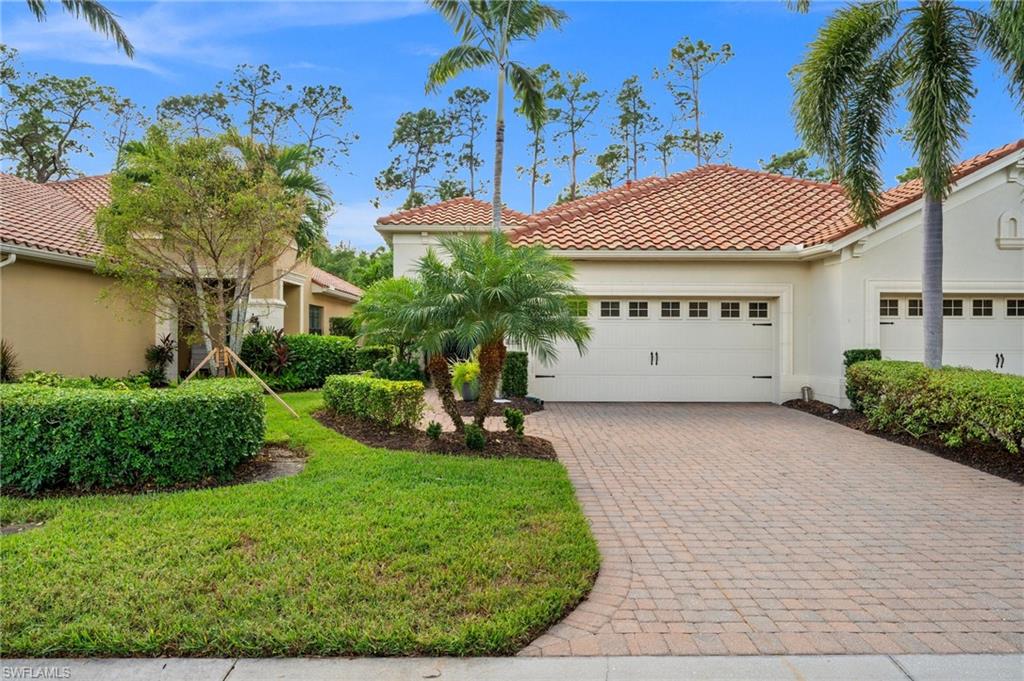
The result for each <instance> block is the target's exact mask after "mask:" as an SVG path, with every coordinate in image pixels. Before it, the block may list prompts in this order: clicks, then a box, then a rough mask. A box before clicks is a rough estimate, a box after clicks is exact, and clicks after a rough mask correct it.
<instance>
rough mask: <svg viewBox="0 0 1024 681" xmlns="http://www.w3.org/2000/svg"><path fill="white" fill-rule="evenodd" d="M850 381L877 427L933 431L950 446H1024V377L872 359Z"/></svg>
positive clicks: (852, 372) (851, 370)
mask: <svg viewBox="0 0 1024 681" xmlns="http://www.w3.org/2000/svg"><path fill="white" fill-rule="evenodd" d="M846 385H847V387H848V389H850V390H852V391H853V392H854V396H855V397H856V401H857V403H858V404H859V405H860V406H861V410H862V411H863V413H864V415H865V416H866V417H867V418H868V421H869V422H870V424H871V427H872V428H877V429H879V430H886V431H890V432H908V433H910V434H911V435H913V436H915V437H922V436H924V435H928V434H932V435H936V436H938V437H939V438H940V439H941V440H942V441H943V442H944V443H945V444H946V445H948V446H950V447H961V446H963V445H967V444H971V443H975V442H983V443H984V442H992V441H995V442H998V443H1000V444H1001V445H1002V446H1003V447H1005V448H1006V449H1007V450H1009V451H1010V452H1017V453H1019V452H1020V451H1021V447H1022V445H1024V376H1014V375H1010V374H997V373H995V372H993V371H979V370H975V369H957V368H952V367H944V368H942V369H927V368H925V367H924V365H922V364H919V363H917V362H894V361H879V360H871V361H865V362H858V363H857V364H855V365H853V366H851V367H850V368H849V369H848V370H847V372H846Z"/></svg>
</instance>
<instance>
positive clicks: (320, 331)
mask: <svg viewBox="0 0 1024 681" xmlns="http://www.w3.org/2000/svg"><path fill="white" fill-rule="evenodd" d="M309 332H310V333H315V334H316V335H318V336H322V335H324V309H323V308H322V307H320V306H319V305H310V306H309Z"/></svg>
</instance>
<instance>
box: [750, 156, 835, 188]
mask: <svg viewBox="0 0 1024 681" xmlns="http://www.w3.org/2000/svg"><path fill="white" fill-rule="evenodd" d="M812 160H813V156H812V154H811V152H809V151H807V150H806V149H803V148H800V149H793V150H791V151H787V152H786V153H784V154H772V155H771V158H769V159H768V160H767V161H764V160H759V161H758V162H757V164H758V165H759V166H761V170H763V171H765V172H766V173H775V174H776V175H787V176H789V177H800V178H803V179H805V180H816V181H818V182H828V180H829V175H828V170H827V169H826V168H821V167H819V166H817V165H812V163H811V161H812Z"/></svg>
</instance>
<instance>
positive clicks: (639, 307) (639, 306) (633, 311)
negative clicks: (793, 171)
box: [629, 300, 647, 317]
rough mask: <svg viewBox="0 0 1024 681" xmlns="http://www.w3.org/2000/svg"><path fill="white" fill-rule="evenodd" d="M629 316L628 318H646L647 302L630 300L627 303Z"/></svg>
mask: <svg viewBox="0 0 1024 681" xmlns="http://www.w3.org/2000/svg"><path fill="white" fill-rule="evenodd" d="M629 316H630V317H646V316H647V301H643V300H631V301H629Z"/></svg>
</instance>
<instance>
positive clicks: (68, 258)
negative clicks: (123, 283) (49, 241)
mask: <svg viewBox="0 0 1024 681" xmlns="http://www.w3.org/2000/svg"><path fill="white" fill-rule="evenodd" d="M0 253H13V254H15V255H20V256H22V257H25V258H30V259H33V260H45V261H47V262H53V263H57V264H60V265H70V266H71V267H81V268H84V269H90V270H91V269H95V268H96V263H95V262H93V261H92V260H89V259H88V258H83V257H80V256H77V255H67V254H66V253H58V252H56V251H47V250H44V249H38V248H31V247H29V246H18V245H16V244H9V243H2V244H0Z"/></svg>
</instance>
